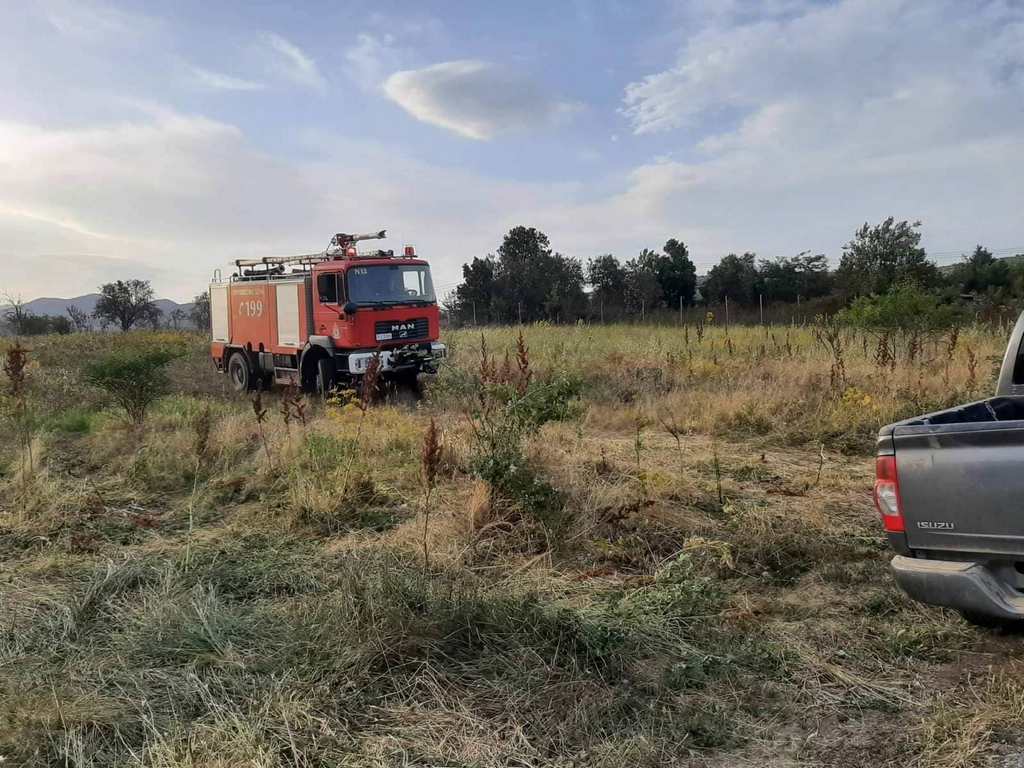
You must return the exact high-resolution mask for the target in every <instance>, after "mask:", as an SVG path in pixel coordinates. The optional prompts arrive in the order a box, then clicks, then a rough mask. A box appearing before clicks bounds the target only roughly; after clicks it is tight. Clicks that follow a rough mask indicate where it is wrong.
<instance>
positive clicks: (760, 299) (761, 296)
mask: <svg viewBox="0 0 1024 768" xmlns="http://www.w3.org/2000/svg"><path fill="white" fill-rule="evenodd" d="M757 303H758V305H759V306H760V307H761V325H764V294H763V293H759V294H757Z"/></svg>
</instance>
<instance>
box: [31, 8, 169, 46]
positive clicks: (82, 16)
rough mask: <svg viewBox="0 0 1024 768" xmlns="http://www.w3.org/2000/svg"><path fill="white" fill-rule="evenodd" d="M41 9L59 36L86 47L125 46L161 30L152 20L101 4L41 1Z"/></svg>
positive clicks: (154, 20)
mask: <svg viewBox="0 0 1024 768" xmlns="http://www.w3.org/2000/svg"><path fill="white" fill-rule="evenodd" d="M39 8H40V10H41V11H42V13H43V15H44V17H45V18H46V20H47V21H48V22H49V23H50V25H51V26H53V28H54V29H56V30H57V31H58V32H59V33H60V34H62V35H64V36H65V37H70V38H74V39H76V40H80V41H82V42H87V43H110V42H114V43H118V42H125V41H127V40H132V39H135V38H137V37H140V36H142V35H144V34H148V33H150V32H152V31H153V30H154V29H156V28H157V27H158V26H159V23H158V22H157V20H156V19H154V18H152V17H150V16H146V15H144V14H141V13H131V12H128V11H123V10H121V9H119V8H116V7H114V6H113V5H111V4H109V3H106V2H102V0H39Z"/></svg>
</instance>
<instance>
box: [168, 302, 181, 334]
mask: <svg viewBox="0 0 1024 768" xmlns="http://www.w3.org/2000/svg"><path fill="white" fill-rule="evenodd" d="M167 319H168V320H170V323H171V328H173V329H174V330H176V331H177V330H179V329H180V328H181V325H182V323H184V322H185V310H183V309H182V308H181V307H175V308H174V309H172V310H171V313H170V314H169V315H168V316H167Z"/></svg>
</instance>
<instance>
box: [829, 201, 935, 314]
mask: <svg viewBox="0 0 1024 768" xmlns="http://www.w3.org/2000/svg"><path fill="white" fill-rule="evenodd" d="M920 226H921V222H919V221H917V222H914V223H913V224H910V223H908V222H906V221H901V222H897V221H896V220H895V219H894V218H893V217H892V216H890V217H889V218H887V219H886V220H885V221H883V222H882V223H881V224H878V225H876V226H874V227H872V226H870V225H868V224H867V223H865V224H864V226H862V227H861V228H860V229H858V230H857V232H856V234H855V235H854V238H853V240H851V241H850V242H849V243H847V244H846V246H845V247H844V249H843V257H842V260H841V262H840V264H839V269H838V271H837V273H836V277H837V279H838V281H839V282H840V283H841V284H842V285H845V286H846V287H848V288H849V289H850V290H851V291H852V292H853V293H854V294H856V295H861V296H863V295H868V294H882V293H886V292H887V291H888V290H889V289H890V288H891V287H892V286H894V285H896V284H897V283H903V282H907V281H909V282H913V283H917V284H918V285H920V286H921V287H923V288H931V287H933V286H935V285H936V284H937V283H938V281H939V273H938V269H937V268H936V266H935V265H934V264H933V263H932V262H930V261H928V258H927V256H926V255H925V251H924V248H922V247H921V233H920V232H919V231H918V230H919V229H920Z"/></svg>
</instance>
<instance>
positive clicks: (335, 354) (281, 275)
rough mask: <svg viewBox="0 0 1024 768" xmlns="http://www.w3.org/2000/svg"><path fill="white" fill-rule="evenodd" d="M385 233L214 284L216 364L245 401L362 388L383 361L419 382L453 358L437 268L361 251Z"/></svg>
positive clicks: (251, 266) (257, 262)
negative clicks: (280, 391) (269, 390)
mask: <svg viewBox="0 0 1024 768" xmlns="http://www.w3.org/2000/svg"><path fill="white" fill-rule="evenodd" d="M385 236H386V233H385V231H383V230H381V231H380V232H374V233H370V234H362V235H350V234H345V233H339V234H336V235H335V236H334V237H333V238H331V242H330V244H329V245H328V247H327V248H326V249H325V250H324V251H323V252H321V253H316V254H306V255H302V256H283V257H282V256H270V257H265V258H262V259H239V260H238V261H236V262H235V266H236V268H237V270H236V272H235V274H233V275H232V276H231V277H230V278H228V279H223V278H221V276H220V274H219V272H218V273H217V274H215V276H214V279H213V282H212V283H211V284H210V325H211V331H212V337H213V338H212V343H211V345H210V354H211V356H212V357H213V361H214V364H215V365H216V366H217V370H219V371H220V372H221V373H227V375H228V377H229V378H230V380H231V385H232V387H233V388H234V389H235V390H236V391H238V392H245V391H248V390H251V389H255V388H256V387H258V386H264V387H266V386H269V385H271V384H274V383H278V384H293V385H296V386H299V387H301V388H302V389H303V390H304V391H306V392H320V393H322V394H325V393H327V392H329V391H330V390H331V389H333V388H334V387H335V386H338V385H347V384H351V385H355V384H357V383H358V382H359V380H360V378H361V377H362V376H363V375H364V374H365V373H366V370H367V367H368V366H369V365H370V361H371V360H372V359H373V358H374V356H379V360H380V370H381V371H382V372H383V374H384V375H385V376H389V377H393V378H399V379H406V380H407V381H415V379H416V377H417V375H418V374H419V373H421V372H435V371H436V366H437V363H438V361H439V360H441V359H443V358H444V357H445V355H446V349H445V345H444V344H441V343H439V342H438V336H439V335H440V313H439V310H438V306H437V298H436V296H435V295H434V287H433V284H432V283H431V280H430V267H429V265H428V264H427V262H426V261H423V260H422V259H418V258H416V252H415V249H414V248H413V247H412V246H409V245H407V246H405V248H404V249H403V251H402V253H401V255H396V254H395V253H394V251H382V250H375V251H369V252H366V251H358V250H357V249H356V243H357V242H360V241H363V240H377V239H382V238H384V237H385Z"/></svg>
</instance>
